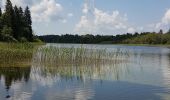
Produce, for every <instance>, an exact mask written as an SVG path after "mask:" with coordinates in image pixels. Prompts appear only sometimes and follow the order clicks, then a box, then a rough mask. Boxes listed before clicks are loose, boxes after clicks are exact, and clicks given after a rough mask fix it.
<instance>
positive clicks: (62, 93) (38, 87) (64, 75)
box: [0, 44, 170, 100]
mask: <svg viewBox="0 0 170 100" xmlns="http://www.w3.org/2000/svg"><path fill="white" fill-rule="evenodd" d="M49 45H50V46H55V47H67V48H69V47H81V46H83V47H86V48H93V49H107V52H110V51H114V50H117V49H119V51H121V52H119V53H121V56H119V57H117V58H116V59H119V60H118V61H116V62H114V61H113V62H110V61H109V62H107V63H104V62H103V61H102V62H97V63H81V64H68V65H67V64H64V65H63V66H62V65H58V63H54V62H53V63H51V62H49V61H48V63H47V62H45V60H46V59H45V60H44V58H42V56H41V57H40V54H41V55H43V52H36V53H35V54H34V57H33V59H32V64H31V65H30V67H19V66H18V67H16V68H9V67H8V68H7V67H6V66H4V67H3V68H0V100H170V49H168V48H163V47H145V46H119V45H116V46H114V45H78V44H47V45H46V46H47V47H48V46H49ZM46 46H45V47H46ZM42 59H43V60H42ZM50 59H51V58H50ZM40 61H43V62H45V63H43V62H40ZM49 63H50V65H49Z"/></svg>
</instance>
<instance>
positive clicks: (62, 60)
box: [33, 46, 128, 66]
mask: <svg viewBox="0 0 170 100" xmlns="http://www.w3.org/2000/svg"><path fill="white" fill-rule="evenodd" d="M123 56H124V57H127V56H128V54H127V52H123V51H122V50H121V49H116V50H112V51H109V50H107V49H97V48H85V47H83V46H81V47H80V48H75V47H56V46H44V47H40V48H39V49H37V51H36V53H35V54H34V57H33V63H34V62H35V63H40V64H41V63H43V64H47V66H50V65H52V66H68V65H73V66H79V65H87V66H88V65H101V64H106V63H107V64H109V63H115V62H118V61H120V60H123V59H124V57H123Z"/></svg>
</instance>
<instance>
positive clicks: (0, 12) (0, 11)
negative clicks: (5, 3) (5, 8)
mask: <svg viewBox="0 0 170 100" xmlns="http://www.w3.org/2000/svg"><path fill="white" fill-rule="evenodd" d="M1 16H2V10H1V7H0V17H1Z"/></svg>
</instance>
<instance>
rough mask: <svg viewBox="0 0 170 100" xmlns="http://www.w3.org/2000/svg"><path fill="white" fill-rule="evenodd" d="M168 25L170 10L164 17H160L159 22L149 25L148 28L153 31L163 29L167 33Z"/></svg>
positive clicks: (169, 22) (169, 23)
mask: <svg viewBox="0 0 170 100" xmlns="http://www.w3.org/2000/svg"><path fill="white" fill-rule="evenodd" d="M169 25H170V9H168V10H167V11H166V12H165V14H164V16H163V17H162V19H161V21H160V22H158V23H156V24H150V25H148V27H150V28H153V29H154V31H159V30H160V29H164V30H165V31H167V30H168V29H169Z"/></svg>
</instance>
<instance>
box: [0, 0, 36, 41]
mask: <svg viewBox="0 0 170 100" xmlns="http://www.w3.org/2000/svg"><path fill="white" fill-rule="evenodd" d="M0 41H5V42H17V41H18V42H27V41H30V42H32V41H34V36H33V31H32V20H31V13H30V10H29V7H28V6H27V7H26V8H25V10H24V11H23V9H22V8H21V7H17V6H14V7H13V5H12V3H11V1H10V0H7V1H6V5H5V10H4V12H2V10H1V8H0Z"/></svg>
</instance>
